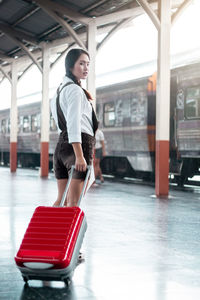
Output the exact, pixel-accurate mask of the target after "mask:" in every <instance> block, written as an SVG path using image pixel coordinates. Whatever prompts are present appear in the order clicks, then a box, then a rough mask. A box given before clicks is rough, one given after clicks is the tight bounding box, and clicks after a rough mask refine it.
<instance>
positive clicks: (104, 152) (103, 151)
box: [100, 141, 106, 156]
mask: <svg viewBox="0 0 200 300" xmlns="http://www.w3.org/2000/svg"><path fill="white" fill-rule="evenodd" d="M100 143H101V145H102V154H103V156H106V148H105V143H104V141H100Z"/></svg>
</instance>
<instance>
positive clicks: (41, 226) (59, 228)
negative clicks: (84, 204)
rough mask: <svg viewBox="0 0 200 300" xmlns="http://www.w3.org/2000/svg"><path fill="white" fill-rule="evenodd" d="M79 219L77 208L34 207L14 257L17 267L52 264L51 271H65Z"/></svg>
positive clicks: (73, 244)
mask: <svg viewBox="0 0 200 300" xmlns="http://www.w3.org/2000/svg"><path fill="white" fill-rule="evenodd" d="M83 218H84V213H83V211H82V210H81V209H80V208H79V207H44V206H39V207H37V208H36V210H35V212H34V214H33V216H32V218H31V220H30V223H29V225H28V228H27V230H26V232H25V235H24V238H23V240H22V243H21V246H20V248H19V251H18V253H17V255H16V257H15V261H16V263H17V265H18V266H19V267H23V263H24V262H43V263H50V264H54V267H53V268H55V269H62V268H66V267H67V266H68V265H69V264H70V260H71V257H72V254H73V250H74V247H75V244H76V240H77V237H78V233H79V230H80V227H81V224H82V221H83Z"/></svg>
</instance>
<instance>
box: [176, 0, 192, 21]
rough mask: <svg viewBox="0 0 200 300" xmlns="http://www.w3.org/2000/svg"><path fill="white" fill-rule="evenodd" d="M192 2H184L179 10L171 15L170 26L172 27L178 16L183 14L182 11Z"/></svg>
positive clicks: (186, 0)
mask: <svg viewBox="0 0 200 300" xmlns="http://www.w3.org/2000/svg"><path fill="white" fill-rule="evenodd" d="M192 2H193V0H185V1H184V2H183V3H182V4H181V6H180V7H179V8H177V10H176V12H175V13H173V15H172V17H171V20H172V21H171V24H172V25H174V23H175V22H176V20H177V19H178V18H179V16H180V15H181V14H182V13H183V11H184V10H185V9H186V8H187V7H188V6H189V5H190V4H191V3H192Z"/></svg>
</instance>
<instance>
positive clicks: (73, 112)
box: [50, 76, 94, 143]
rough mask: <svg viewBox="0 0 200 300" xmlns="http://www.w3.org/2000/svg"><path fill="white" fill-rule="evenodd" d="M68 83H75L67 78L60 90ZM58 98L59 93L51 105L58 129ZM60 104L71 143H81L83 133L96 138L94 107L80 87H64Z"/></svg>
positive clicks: (75, 85) (73, 85) (74, 85)
mask: <svg viewBox="0 0 200 300" xmlns="http://www.w3.org/2000/svg"><path fill="white" fill-rule="evenodd" d="M68 82H73V81H72V80H71V79H70V78H69V77H67V76H65V77H64V78H63V82H62V85H61V86H60V89H61V88H62V86H63V85H64V84H66V83H68ZM56 96H57V93H56V94H55V96H54V97H53V98H52V99H51V104H50V105H51V112H52V115H53V118H54V120H55V122H56V125H57V127H58V117H57V107H56ZM59 102H60V107H61V109H62V112H63V114H64V117H65V120H66V124H67V133H68V138H69V143H76V142H79V143H81V142H82V140H81V132H85V133H87V134H89V135H92V136H94V132H93V123H92V107H91V104H90V102H89V101H88V99H87V97H86V95H85V93H84V91H83V90H82V88H81V87H80V86H78V85H77V84H70V85H68V86H66V87H64V88H63V90H62V91H61V92H60V97H59ZM58 128H59V127H58Z"/></svg>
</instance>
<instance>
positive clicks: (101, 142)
mask: <svg viewBox="0 0 200 300" xmlns="http://www.w3.org/2000/svg"><path fill="white" fill-rule="evenodd" d="M95 138H96V143H95V161H94V172H95V179H97V178H98V177H99V179H100V181H101V183H103V182H104V179H103V176H102V171H101V167H100V162H101V159H102V158H103V157H104V156H106V150H105V138H104V134H103V132H102V130H100V129H99V128H98V129H97V131H96V134H95Z"/></svg>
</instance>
